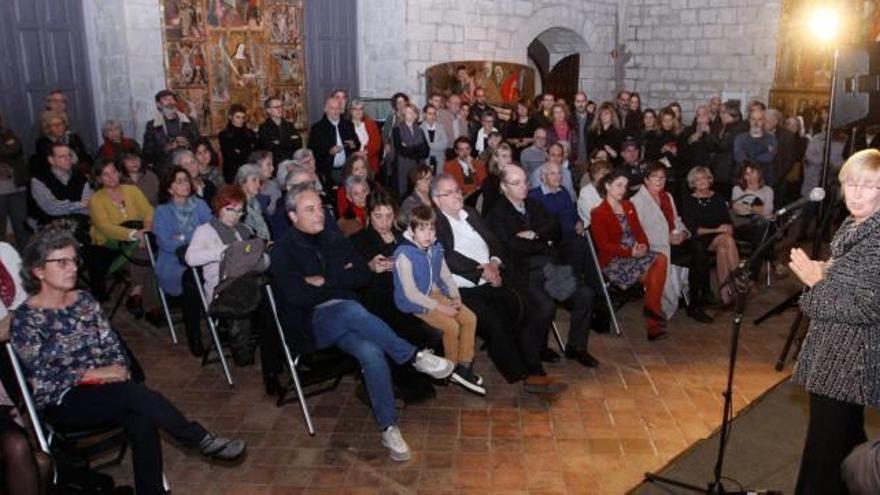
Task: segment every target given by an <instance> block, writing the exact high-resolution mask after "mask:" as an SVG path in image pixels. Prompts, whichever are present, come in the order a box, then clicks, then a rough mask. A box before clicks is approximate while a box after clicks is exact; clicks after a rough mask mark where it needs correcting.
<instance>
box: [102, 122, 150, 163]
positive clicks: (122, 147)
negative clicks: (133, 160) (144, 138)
mask: <svg viewBox="0 0 880 495" xmlns="http://www.w3.org/2000/svg"><path fill="white" fill-rule="evenodd" d="M123 134H124V133H123V130H122V123H121V122H119V121H118V120H112V119H111V120H106V121H104V125H102V126H101V137H102V138H103V139H104V142H103V143H101V147H100V148H98V157H99V158H105V159H110V160H114V161H115V160H119V159H120V158H122V157H123V155H138V156H139V155H140V154H141V146H140V145H139V144H138V143H137V141H135V140H134V139H132V138H129V137H125V136H124V135H123Z"/></svg>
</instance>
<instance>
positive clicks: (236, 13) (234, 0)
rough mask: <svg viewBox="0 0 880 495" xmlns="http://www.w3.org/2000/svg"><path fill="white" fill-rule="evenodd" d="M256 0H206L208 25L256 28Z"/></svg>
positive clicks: (258, 13)
mask: <svg viewBox="0 0 880 495" xmlns="http://www.w3.org/2000/svg"><path fill="white" fill-rule="evenodd" d="M260 24H261V19H260V9H259V6H258V5H257V0H208V25H209V26H211V27H214V28H221V27H222V28H243V27H248V28H258V27H260Z"/></svg>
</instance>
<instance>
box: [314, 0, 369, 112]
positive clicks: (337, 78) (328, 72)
mask: <svg viewBox="0 0 880 495" xmlns="http://www.w3.org/2000/svg"><path fill="white" fill-rule="evenodd" d="M305 11H306V12H305V15H306V77H307V79H308V94H309V112H310V115H311V116H312V119H311V120H312V122H314V121H317V120H318V119H320V118H321V116H322V115H323V113H324V110H323V105H324V100H325V99H326V98H327V97H328V96H329V95H330V93H331V92H332V91H333V90H334V89H336V88H342V89H344V90H346V91H347V92H348V94H349V100H351V99H352V98H353V97H355V96H357V91H358V82H357V3H356V2H355V0H328V1H322V2H306V6H305Z"/></svg>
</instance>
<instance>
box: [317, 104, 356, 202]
mask: <svg viewBox="0 0 880 495" xmlns="http://www.w3.org/2000/svg"><path fill="white" fill-rule="evenodd" d="M339 137H340V138H341V140H342V147H343V149H344V151H343V152H344V153H345V157H346V158H348V157H349V156H351V154H352V153H354V152H356V151H357V150H359V149H361V141H360V139H358V137H357V133H355V132H354V124H352V123H351V121H350V120H348V119H339ZM334 146H336V128H335V127H334V126H333V124H332V123H330V119H328V118H327V116H326V115H324V116H323V117H321V120H319V121H317V122H315V123H314V124H312V127H311V129H310V130H309V149H310V150H312V153H314V154H315V168H316V169H317V172H318V177H319V178H320V179H321V182H323V183H324V185H325V186H327V187H328V189H329V187H330V186H332V185H333V181H332V180H331V179H330V172H332V171H333V159H334V158H335V157H334V155H331V154H330V148H332V147H334Z"/></svg>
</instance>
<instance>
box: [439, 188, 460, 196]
mask: <svg viewBox="0 0 880 495" xmlns="http://www.w3.org/2000/svg"><path fill="white" fill-rule="evenodd" d="M453 194H454V195H456V196H461V189H460V188H458V187H456V188H455V189H450V190H448V191H443V192H441V193H437V194H435V195H434V196H436V197H438V198H445V197H446V196H452V195H453Z"/></svg>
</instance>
